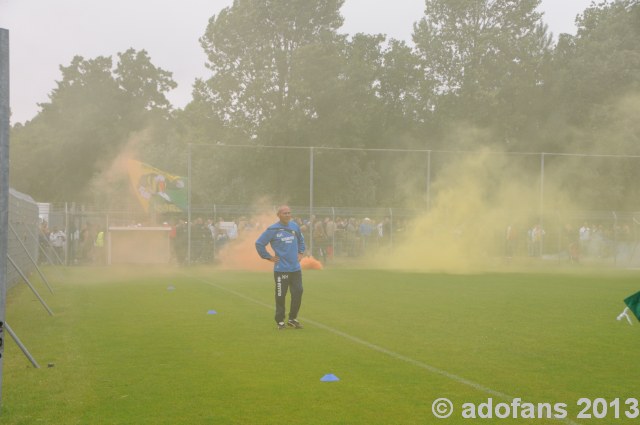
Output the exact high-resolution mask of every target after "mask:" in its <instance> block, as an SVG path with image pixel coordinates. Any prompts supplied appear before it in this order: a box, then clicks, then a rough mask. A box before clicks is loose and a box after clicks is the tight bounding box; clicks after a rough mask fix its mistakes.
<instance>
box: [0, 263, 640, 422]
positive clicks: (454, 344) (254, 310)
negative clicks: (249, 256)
mask: <svg viewBox="0 0 640 425" xmlns="http://www.w3.org/2000/svg"><path fill="white" fill-rule="evenodd" d="M46 274H47V275H48V278H49V280H50V281H51V283H52V285H53V286H54V290H55V294H54V295H51V294H49V293H48V292H47V291H46V288H44V287H43V286H42V285H38V287H39V288H41V294H42V295H43V296H44V297H45V299H46V301H47V303H48V304H49V306H50V307H51V308H52V310H53V311H54V312H55V316H53V317H51V316H48V315H47V313H46V311H45V310H44V309H43V308H42V306H41V305H40V304H39V303H38V302H37V300H36V298H35V297H34V296H33V295H32V293H31V292H30V290H29V288H28V287H27V286H26V285H24V284H21V285H19V286H18V287H16V288H13V289H12V290H10V291H9V293H8V299H7V322H8V323H9V324H10V325H11V327H12V328H13V330H14V331H15V332H16V333H17V334H18V335H19V336H20V338H21V339H22V341H23V342H24V343H25V344H26V345H27V347H28V348H29V350H30V351H31V353H32V354H33V356H34V357H35V358H36V360H37V361H38V362H39V363H40V364H41V366H42V368H41V369H34V368H33V367H32V366H31V364H30V363H29V362H28V361H27V359H26V358H25V357H24V356H23V355H22V353H21V352H20V351H19V349H18V347H17V346H16V344H15V343H13V341H11V340H9V341H8V342H7V345H6V348H5V358H4V380H3V388H2V410H1V413H0V415H1V416H0V423H2V424H3V425H10V424H363V425H365V424H366V425H371V424H427V423H443V424H446V423H449V424H458V423H476V422H478V423H484V424H493V423H495V424H529V423H530V424H547V423H549V424H557V423H579V424H582V423H585V424H588V423H599V424H602V423H607V424H611V423H614V424H618V423H620V424H625V423H637V419H636V420H631V419H619V420H614V419H613V415H614V412H613V408H611V407H610V408H609V410H608V415H607V417H606V418H607V419H590V420H589V419H577V414H578V411H579V410H580V409H579V408H578V407H577V405H576V403H577V401H578V400H579V399H580V398H582V397H587V398H590V399H596V398H604V399H605V400H607V401H608V402H611V401H613V400H614V399H616V398H619V399H621V416H622V417H623V418H624V417H625V415H624V413H625V410H626V409H627V406H625V404H624V401H625V400H626V399H627V398H629V397H635V398H640V379H638V378H639V377H640V361H639V358H638V356H639V353H640V324H638V323H635V326H629V325H628V324H627V323H626V322H625V323H622V322H618V321H616V320H615V317H616V315H617V314H618V313H620V311H621V310H622V309H623V308H624V304H623V303H622V299H623V298H624V297H626V296H628V295H630V294H631V293H633V292H636V291H638V290H640V280H639V279H638V278H639V277H640V273H639V272H632V271H610V272H607V273H604V272H582V273H579V272H572V273H568V272H554V273H502V274H500V273H495V274H476V275H444V274H419V273H401V272H391V271H372V270H346V269H338V270H323V271H308V272H305V273H304V286H305V293H304V297H303V306H302V311H301V317H300V321H301V322H302V323H303V324H305V329H303V330H286V331H277V330H276V328H275V323H274V321H273V283H272V276H271V274H270V273H268V272H267V273H264V272H260V273H256V272H229V271H219V270H215V269H205V268H191V269H178V268H172V269H165V270H153V271H150V270H149V269H148V268H137V269H128V270H125V269H117V268H92V269H89V268H80V267H78V268H58V269H49V270H46ZM170 287H173V288H174V289H171V288H170ZM210 310H215V311H216V312H217V314H208V312H209V311H210ZM49 363H53V364H55V366H54V367H47V364H49ZM326 374H334V375H336V376H337V377H338V378H339V379H340V381H338V382H321V381H320V378H322V377H323V376H324V375H326ZM441 397H447V398H449V399H451V400H452V402H453V405H454V409H455V410H454V414H453V415H452V416H451V417H450V418H448V419H436V418H435V417H434V415H433V413H432V411H431V406H432V403H433V402H434V400H436V399H438V398H441ZM514 397H519V398H522V399H523V401H524V402H531V403H543V402H546V403H551V404H553V403H566V404H567V406H568V407H567V411H568V415H567V416H568V420H551V419H514V418H513V417H511V418H507V419H497V418H495V417H494V418H493V419H475V420H473V419H466V420H465V419H463V418H462V416H461V410H462V407H463V403H475V404H476V405H478V404H479V403H482V402H487V401H488V399H489V398H492V399H493V403H494V404H497V403H499V402H506V403H509V402H511V400H512V399H513V398H514Z"/></svg>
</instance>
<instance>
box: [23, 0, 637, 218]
mask: <svg viewBox="0 0 640 425" xmlns="http://www.w3.org/2000/svg"><path fill="white" fill-rule="evenodd" d="M343 3H344V0H317V1H313V2H309V1H307V0H236V1H235V2H234V3H233V5H232V6H229V7H227V8H225V9H223V10H221V11H220V13H218V14H217V15H214V16H212V17H211V18H210V19H209V22H208V25H207V27H206V28H205V29H204V33H203V34H202V36H201V38H200V40H199V41H200V44H201V46H202V48H203V50H204V52H205V53H206V56H207V63H206V66H207V68H208V77H206V78H202V79H197V80H196V81H195V82H194V83H193V90H192V99H191V101H190V102H189V103H188V104H187V105H186V106H185V107H184V108H181V109H180V108H174V107H173V106H172V105H171V103H170V102H169V101H168V100H167V97H166V94H167V93H168V92H169V91H170V90H172V89H173V88H175V87H176V83H175V81H174V80H173V79H172V73H171V72H170V71H167V70H164V69H162V68H160V67H158V66H156V65H154V64H153V62H152V59H151V58H150V57H149V55H148V53H147V52H146V51H145V50H139V51H136V50H134V49H129V50H127V51H125V52H121V53H118V54H117V56H116V57H115V58H114V57H106V56H105V57H103V56H100V57H96V58H84V57H81V56H76V57H75V58H73V60H72V61H71V63H69V64H68V65H66V66H65V65H62V66H61V67H60V69H61V71H62V78H61V80H60V81H57V82H56V88H55V89H53V90H52V92H51V93H50V94H49V100H48V101H47V102H45V103H42V104H40V105H39V106H40V110H39V113H38V114H37V115H36V116H35V117H34V118H33V119H32V120H30V121H28V122H26V123H25V124H16V125H14V126H13V127H12V128H11V136H10V137H11V139H10V140H11V185H12V186H13V187H14V188H16V189H17V190H20V191H22V192H25V193H28V194H30V195H31V196H33V197H34V198H35V199H37V200H39V201H40V200H41V201H49V202H63V201H77V202H84V203H90V204H95V205H106V204H107V203H113V202H114V198H117V195H115V194H117V193H124V192H127V188H126V185H127V183H126V177H125V178H124V179H121V180H118V179H117V178H116V179H113V180H110V179H108V178H105V174H108V170H110V169H111V168H112V167H113V163H114V161H116V159H117V158H118V157H119V156H121V155H122V154H123V152H126V151H128V150H130V151H132V152H134V153H135V156H136V158H137V159H139V160H141V161H144V162H148V163H150V164H152V165H154V166H156V167H158V168H160V169H166V170H167V171H168V172H170V173H172V174H177V175H186V173H187V161H188V158H187V151H188V146H189V145H190V144H191V145H192V156H191V161H192V170H193V171H194V172H193V174H192V187H193V197H194V202H195V203H197V202H199V203H203V204H207V203H208V204H213V203H217V204H247V203H250V202H253V201H255V200H256V199H258V198H260V197H262V196H270V197H272V198H273V199H279V200H285V201H286V202H289V203H291V204H294V205H300V204H302V205H304V204H306V203H307V202H308V199H309V185H308V182H309V153H308V151H305V150H295V149H277V150H276V149H268V148H264V147H265V146H282V147H294V146H295V147H311V146H314V147H327V148H363V149H416V150H427V149H431V150H447V151H458V150H463V151H476V150H478V149H480V148H482V147H489V148H490V149H492V150H496V151H504V152H524V151H526V152H557V153H570V152H585V153H614V154H625V155H640V123H639V122H638V116H639V113H640V1H638V0H613V1H603V2H601V3H598V4H596V3H592V5H591V6H589V7H588V8H587V9H585V10H584V11H583V12H582V13H581V14H580V15H578V17H577V18H576V25H577V33H576V34H575V35H569V34H560V35H559V36H558V37H557V39H554V37H553V36H552V34H551V33H550V32H549V29H548V27H547V25H546V24H545V22H544V16H543V15H542V14H541V13H540V12H539V11H538V8H539V5H540V0H521V1H512V0H469V1H459V0H425V8H424V14H423V15H422V16H417V17H416V22H415V24H414V26H413V33H412V39H413V44H411V45H410V44H407V43H406V42H404V41H402V40H395V39H393V38H391V39H388V38H387V37H386V36H385V35H382V34H356V35H353V36H351V37H350V36H347V35H344V34H341V33H340V32H339V31H340V28H341V27H342V24H343V18H342V16H341V14H340V8H341V7H342V6H343ZM233 146H255V149H247V148H237V149H234V148H233ZM261 147H263V148H261ZM425 164H426V160H425V158H424V156H423V155H420V154H415V155H411V154H403V153H400V152H384V153H383V152H380V151H364V150H363V151H355V150H318V151H317V152H316V153H315V156H314V166H315V170H314V179H315V184H316V187H317V189H316V191H315V193H314V201H315V203H316V204H318V205H340V206H392V205H398V204H400V203H405V201H406V200H407V197H408V196H410V195H408V194H410V193H412V192H420V191H423V190H424V186H425V184H426V183H425V179H424V175H425V167H426V165H425ZM638 165H639V164H638V160H637V159H636V160H632V159H630V160H619V161H612V160H610V159H606V158H600V159H598V158H591V159H588V160H585V162H584V165H583V166H578V167H567V169H566V170H564V171H563V170H562V169H563V167H558V170H559V171H558V179H559V180H560V181H562V182H563V187H564V188H565V189H567V190H568V191H569V192H570V193H573V194H574V195H575V196H576V197H577V198H578V199H579V200H580V201H581V202H582V203H583V204H584V205H587V206H588V207H589V208H591V209H599V208H602V209H614V208H637V207H638V203H639V202H638V199H640V198H639V197H638V195H640V193H638V192H640V191H639V190H638V189H636V187H638V184H637V183H636V184H633V183H631V182H633V181H636V182H637V181H638V177H640V167H639V166H638ZM527 167H530V168H531V170H532V172H537V170H538V165H537V164H529V165H523V168H527ZM433 170H434V171H433V172H434V173H436V174H437V166H435V165H434V166H433ZM576 170H577V171H576ZM603 176H606V179H605V178H603ZM434 177H437V176H434ZM103 186H108V187H109V188H108V190H106V189H104V187H103ZM121 197H122V198H126V196H124V195H122V196H121Z"/></svg>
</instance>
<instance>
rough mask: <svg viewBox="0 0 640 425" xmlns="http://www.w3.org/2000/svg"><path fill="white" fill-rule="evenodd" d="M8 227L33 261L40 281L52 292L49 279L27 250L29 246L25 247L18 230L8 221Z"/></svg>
mask: <svg viewBox="0 0 640 425" xmlns="http://www.w3.org/2000/svg"><path fill="white" fill-rule="evenodd" d="M9 228H10V229H11V231H12V232H13V234H14V236H15V237H16V239H17V240H18V242H20V246H22V249H24V252H25V253H26V254H27V257H29V260H31V262H32V263H33V266H34V267H35V268H36V270H37V271H38V274H39V275H40V277H41V278H42V281H43V282H44V284H45V285H47V288H49V292H51V293H52V294H53V289H52V288H51V285H49V281H48V280H47V278H46V277H45V276H44V274H43V273H42V271H41V270H40V267H38V262H37V261H36V260H35V258H33V256H32V255H31V253H30V252H29V248H27V247H26V245H25V244H24V242H22V238H20V236H19V235H18V232H16V229H14V228H13V224H11V223H9Z"/></svg>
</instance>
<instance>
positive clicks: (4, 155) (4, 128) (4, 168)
mask: <svg viewBox="0 0 640 425" xmlns="http://www.w3.org/2000/svg"><path fill="white" fill-rule="evenodd" d="M8 227H9V30H6V29H4V28H0V406H2V364H3V357H4V345H5V344H4V339H5V338H4V327H5V302H6V297H7V255H8V241H9V230H8Z"/></svg>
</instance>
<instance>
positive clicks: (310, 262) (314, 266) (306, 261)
mask: <svg viewBox="0 0 640 425" xmlns="http://www.w3.org/2000/svg"><path fill="white" fill-rule="evenodd" d="M300 266H302V268H303V269H304V270H322V263H321V262H320V261H318V260H316V259H315V258H313V257H304V258H303V259H302V260H301V261H300Z"/></svg>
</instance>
